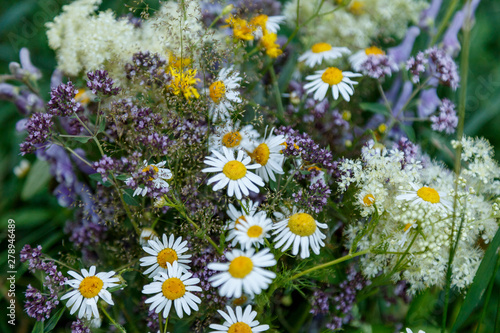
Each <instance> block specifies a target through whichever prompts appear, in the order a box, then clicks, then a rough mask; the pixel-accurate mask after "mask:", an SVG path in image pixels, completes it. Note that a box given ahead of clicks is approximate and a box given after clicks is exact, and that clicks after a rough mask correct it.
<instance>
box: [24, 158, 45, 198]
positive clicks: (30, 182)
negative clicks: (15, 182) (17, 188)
mask: <svg viewBox="0 0 500 333" xmlns="http://www.w3.org/2000/svg"><path fill="white" fill-rule="evenodd" d="M51 177H52V176H51V174H50V164H49V163H48V162H47V161H42V160H36V162H35V163H33V166H32V167H31V169H30V171H29V174H28V177H27V178H26V183H24V186H23V190H22V191H21V199H23V200H28V199H30V198H31V197H32V196H34V195H35V194H37V193H38V192H39V191H41V190H42V189H44V188H45V187H46V185H47V183H48V182H49V180H50V178H51Z"/></svg>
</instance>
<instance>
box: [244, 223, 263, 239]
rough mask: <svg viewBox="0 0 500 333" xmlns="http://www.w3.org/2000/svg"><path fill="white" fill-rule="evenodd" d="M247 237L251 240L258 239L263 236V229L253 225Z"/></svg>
mask: <svg viewBox="0 0 500 333" xmlns="http://www.w3.org/2000/svg"><path fill="white" fill-rule="evenodd" d="M247 235H248V237H250V238H257V237H259V236H260V235H262V227H260V226H258V225H253V226H251V227H250V228H248V230H247Z"/></svg>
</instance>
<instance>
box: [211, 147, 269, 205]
mask: <svg viewBox="0 0 500 333" xmlns="http://www.w3.org/2000/svg"><path fill="white" fill-rule="evenodd" d="M212 153H213V154H214V155H215V157H212V156H207V157H206V158H205V164H208V165H210V167H209V168H205V169H203V170H201V171H202V172H217V175H215V176H213V177H212V178H210V179H209V180H208V182H207V184H208V185H210V184H212V183H215V182H216V184H215V185H214V187H213V190H214V191H218V190H220V189H222V188H224V187H226V186H227V195H228V196H230V197H232V196H233V195H234V196H236V198H237V199H241V198H242V194H243V195H245V196H248V195H249V194H250V193H249V191H252V192H255V193H259V188H258V187H257V186H256V185H258V186H264V182H263V181H262V178H260V177H259V176H257V175H256V174H254V173H253V172H251V171H249V169H257V168H259V167H261V165H260V164H249V163H250V161H251V158H250V157H249V156H246V154H245V153H244V152H243V151H241V150H239V151H238V157H237V158H236V159H235V158H234V151H231V150H229V149H227V148H226V147H222V154H221V153H219V152H218V151H216V150H212Z"/></svg>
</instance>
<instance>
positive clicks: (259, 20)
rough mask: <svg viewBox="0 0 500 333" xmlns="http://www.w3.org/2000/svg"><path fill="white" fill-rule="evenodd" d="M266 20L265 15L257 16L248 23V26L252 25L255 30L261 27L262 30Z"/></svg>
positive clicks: (264, 27)
mask: <svg viewBox="0 0 500 333" xmlns="http://www.w3.org/2000/svg"><path fill="white" fill-rule="evenodd" d="M267 19H268V16H267V15H264V14H261V15H257V16H255V17H254V18H253V19H252V20H251V21H250V24H251V25H253V26H254V27H255V28H256V27H261V28H262V30H264V29H266V23H267Z"/></svg>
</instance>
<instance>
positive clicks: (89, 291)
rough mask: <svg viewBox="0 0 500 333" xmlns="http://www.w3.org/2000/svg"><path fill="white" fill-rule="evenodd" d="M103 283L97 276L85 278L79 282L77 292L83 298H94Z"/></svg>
mask: <svg viewBox="0 0 500 333" xmlns="http://www.w3.org/2000/svg"><path fill="white" fill-rule="evenodd" d="M103 285H104V282H103V281H102V280H101V279H100V278H98V277H97V276H87V277H86V278H84V279H83V280H82V282H80V286H79V287H78V290H79V291H80V294H82V296H83V297H85V298H93V297H96V296H97V295H98V294H99V292H100V291H101V289H102V286H103Z"/></svg>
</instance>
